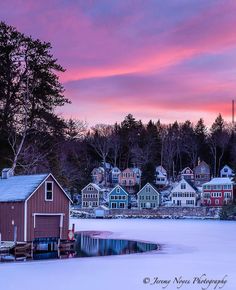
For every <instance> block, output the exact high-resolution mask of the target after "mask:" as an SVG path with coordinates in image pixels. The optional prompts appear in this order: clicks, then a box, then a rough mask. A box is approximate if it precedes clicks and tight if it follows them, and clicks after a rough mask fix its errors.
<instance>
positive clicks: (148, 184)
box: [137, 182, 159, 195]
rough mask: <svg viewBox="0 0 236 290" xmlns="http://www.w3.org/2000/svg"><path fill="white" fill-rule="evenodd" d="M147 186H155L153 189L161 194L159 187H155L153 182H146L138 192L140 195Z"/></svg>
mask: <svg viewBox="0 0 236 290" xmlns="http://www.w3.org/2000/svg"><path fill="white" fill-rule="evenodd" d="M147 186H151V187H152V188H153V190H154V191H155V192H156V193H157V194H159V191H158V190H157V188H156V187H155V185H153V184H151V183H149V182H148V183H146V184H145V185H144V186H143V187H142V188H141V189H140V190H139V192H138V193H137V195H139V194H140V193H141V192H142V191H143V189H144V188H145V187H147Z"/></svg>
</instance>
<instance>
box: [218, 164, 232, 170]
mask: <svg viewBox="0 0 236 290" xmlns="http://www.w3.org/2000/svg"><path fill="white" fill-rule="evenodd" d="M225 168H227V169H228V170H230V171H233V169H232V168H231V167H229V166H228V165H225V166H224V167H222V168H221V170H220V171H222V170H224V169H225Z"/></svg>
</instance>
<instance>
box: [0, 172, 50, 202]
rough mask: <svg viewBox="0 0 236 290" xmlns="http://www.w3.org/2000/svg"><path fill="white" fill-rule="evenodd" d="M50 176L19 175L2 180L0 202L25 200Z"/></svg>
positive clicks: (0, 182) (0, 181) (0, 183)
mask: <svg viewBox="0 0 236 290" xmlns="http://www.w3.org/2000/svg"><path fill="white" fill-rule="evenodd" d="M47 176H48V174H35V175H19V176H12V177H9V178H7V179H0V202H10V201H22V200H25V199H26V198H27V197H28V196H29V195H30V194H31V193H32V192H34V190H35V189H36V188H37V187H38V186H39V185H40V184H41V183H42V182H43V181H44V180H45V179H46V178H47Z"/></svg>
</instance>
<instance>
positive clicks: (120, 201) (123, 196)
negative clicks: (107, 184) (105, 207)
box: [108, 185, 129, 209]
mask: <svg viewBox="0 0 236 290" xmlns="http://www.w3.org/2000/svg"><path fill="white" fill-rule="evenodd" d="M108 196H109V208H110V209H118V208H128V204H129V194H128V192H127V191H126V190H125V189H124V188H123V187H121V186H120V185H117V186H116V187H115V188H113V189H112V190H111V192H110V193H109V195H108Z"/></svg>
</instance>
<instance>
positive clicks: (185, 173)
mask: <svg viewBox="0 0 236 290" xmlns="http://www.w3.org/2000/svg"><path fill="white" fill-rule="evenodd" d="M180 177H181V178H182V177H183V178H184V179H186V180H189V181H191V182H194V173H193V170H192V169H191V168H190V167H185V168H184V169H183V170H182V171H181V172H180Z"/></svg>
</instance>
